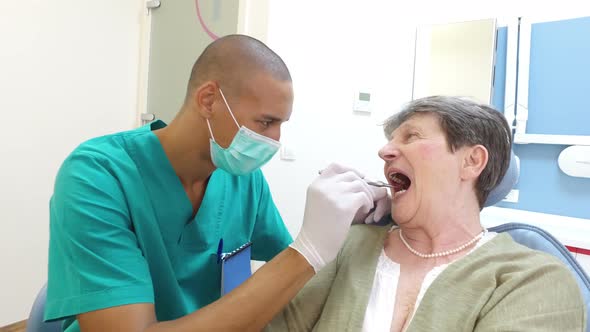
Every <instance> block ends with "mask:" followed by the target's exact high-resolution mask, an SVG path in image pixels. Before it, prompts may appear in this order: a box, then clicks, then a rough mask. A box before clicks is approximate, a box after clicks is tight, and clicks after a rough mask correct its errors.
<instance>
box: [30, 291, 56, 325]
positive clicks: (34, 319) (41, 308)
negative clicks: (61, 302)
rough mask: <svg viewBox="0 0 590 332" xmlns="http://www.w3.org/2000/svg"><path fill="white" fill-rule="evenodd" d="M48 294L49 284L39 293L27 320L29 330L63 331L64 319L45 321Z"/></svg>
mask: <svg viewBox="0 0 590 332" xmlns="http://www.w3.org/2000/svg"><path fill="white" fill-rule="evenodd" d="M46 296H47V285H43V288H41V290H40V291H39V294H37V297H36V298H35V302H33V307H32V308H31V313H30V314H29V319H28V320H27V332H61V330H62V327H61V325H62V321H53V322H49V323H45V322H44V320H43V315H44V314H45V298H46Z"/></svg>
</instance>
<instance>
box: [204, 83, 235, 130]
mask: <svg viewBox="0 0 590 332" xmlns="http://www.w3.org/2000/svg"><path fill="white" fill-rule="evenodd" d="M219 92H220V93H221V98H223V102H224V103H225V106H226V107H227V110H228V111H229V115H231V118H232V119H234V122H235V123H236V126H238V129H240V125H239V124H238V121H237V120H236V118H235V117H234V113H233V112H232V111H231V108H230V107H229V104H228V103H227V99H225V96H224V95H223V91H221V88H219ZM209 130H211V128H209Z"/></svg>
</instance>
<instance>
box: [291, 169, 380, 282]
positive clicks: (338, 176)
mask: <svg viewBox="0 0 590 332" xmlns="http://www.w3.org/2000/svg"><path fill="white" fill-rule="evenodd" d="M373 206H374V204H373V190H372V188H371V187H370V186H369V185H368V184H367V183H366V182H365V181H364V180H363V178H362V174H359V173H358V172H357V171H354V170H353V169H351V168H347V167H344V166H341V165H338V164H331V165H330V166H328V168H326V169H325V170H324V171H322V173H321V174H320V176H319V177H318V178H317V179H316V180H315V181H314V182H312V183H311V185H310V186H309V187H308V188H307V198H306V202H305V213H304V216H303V226H302V227H301V231H300V232H299V235H298V236H297V238H296V239H295V241H294V242H293V243H292V244H291V245H290V247H291V248H293V249H295V250H297V251H298V252H299V253H300V254H301V255H303V257H305V259H306V260H307V261H308V262H309V264H311V266H313V268H314V270H315V271H316V272H318V271H319V270H320V269H321V268H322V267H324V266H325V265H326V264H327V263H329V262H331V261H332V260H334V259H335V258H336V255H337V254H338V251H339V250H340V247H342V244H343V243H344V240H345V239H346V235H347V234H348V231H349V229H350V225H351V223H352V221H353V218H354V217H355V216H356V215H357V212H358V213H360V214H362V215H364V216H366V215H367V214H368V213H369V212H370V211H371V209H372V208H373Z"/></svg>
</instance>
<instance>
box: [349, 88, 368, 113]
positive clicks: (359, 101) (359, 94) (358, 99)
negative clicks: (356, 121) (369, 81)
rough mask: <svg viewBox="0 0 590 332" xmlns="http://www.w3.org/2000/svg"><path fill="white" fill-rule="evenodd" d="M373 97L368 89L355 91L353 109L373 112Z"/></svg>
mask: <svg viewBox="0 0 590 332" xmlns="http://www.w3.org/2000/svg"><path fill="white" fill-rule="evenodd" d="M371 97H372V96H371V92H370V91H369V90H368V89H365V90H357V91H355V93H354V101H353V105H352V110H353V111H355V112H362V113H371Z"/></svg>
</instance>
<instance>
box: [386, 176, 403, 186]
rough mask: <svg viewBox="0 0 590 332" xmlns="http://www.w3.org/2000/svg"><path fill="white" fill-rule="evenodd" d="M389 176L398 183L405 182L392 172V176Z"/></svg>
mask: <svg viewBox="0 0 590 332" xmlns="http://www.w3.org/2000/svg"><path fill="white" fill-rule="evenodd" d="M389 178H390V179H391V180H392V181H393V182H395V183H398V184H403V183H404V181H402V180H400V179H399V178H398V177H397V176H396V174H392V175H391V176H389Z"/></svg>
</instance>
